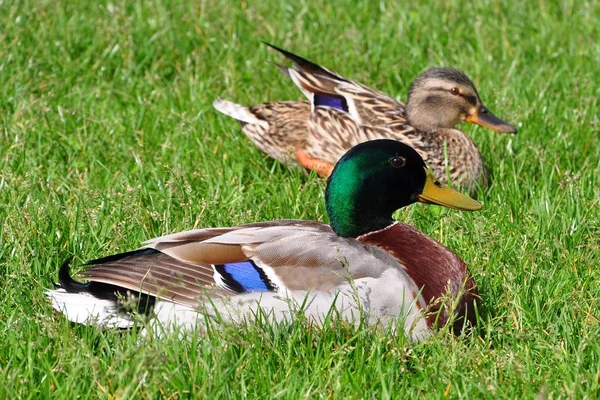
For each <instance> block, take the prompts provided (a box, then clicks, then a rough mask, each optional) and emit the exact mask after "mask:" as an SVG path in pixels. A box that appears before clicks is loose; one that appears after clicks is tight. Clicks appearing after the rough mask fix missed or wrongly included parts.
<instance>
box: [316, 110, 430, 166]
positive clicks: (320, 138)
mask: <svg viewBox="0 0 600 400" xmlns="http://www.w3.org/2000/svg"><path fill="white" fill-rule="evenodd" d="M405 127H407V131H412V130H411V128H410V127H408V126H406V125H405ZM307 129H308V132H309V134H308V135H307V136H306V142H305V150H306V153H307V154H308V155H309V156H311V157H313V158H316V159H319V160H324V161H328V162H330V163H332V164H335V162H337V160H338V159H339V158H340V157H342V156H343V155H344V153H346V151H348V149H350V148H352V147H353V146H356V145H357V144H359V143H363V142H366V141H368V140H375V139H394V140H398V141H400V142H403V143H405V144H407V145H409V146H411V147H413V148H416V149H418V148H419V147H420V146H422V143H421V142H417V141H418V137H415V136H409V135H405V134H404V131H403V130H392V129H389V128H387V127H385V126H372V125H361V124H359V123H358V122H357V121H356V119H354V118H353V117H352V116H350V115H349V114H348V113H346V112H343V111H339V110H337V109H334V108H331V107H317V108H315V110H314V112H313V113H312V114H311V116H310V120H309V123H308V125H307Z"/></svg>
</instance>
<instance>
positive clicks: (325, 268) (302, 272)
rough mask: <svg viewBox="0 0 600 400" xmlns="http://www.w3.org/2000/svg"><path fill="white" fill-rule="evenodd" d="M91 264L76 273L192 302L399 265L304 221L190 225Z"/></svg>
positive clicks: (331, 283) (304, 286) (325, 284)
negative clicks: (194, 227) (195, 227)
mask: <svg viewBox="0 0 600 400" xmlns="http://www.w3.org/2000/svg"><path fill="white" fill-rule="evenodd" d="M90 264H92V265H93V266H92V268H90V269H88V270H87V271H84V272H83V273H82V274H81V275H82V277H84V278H85V279H87V280H89V281H91V282H100V283H104V284H110V285H115V286H117V287H119V288H125V289H129V290H134V291H138V292H143V293H146V294H149V295H152V296H158V297H161V298H166V299H169V300H172V301H174V302H177V303H182V304H186V305H192V306H193V305H195V304H197V303H198V301H199V300H200V299H201V298H203V297H204V296H205V295H207V294H216V295H219V296H220V295H235V294H236V293H245V292H253V291H277V292H285V291H288V290H320V291H323V290H331V289H333V288H335V287H336V286H338V285H341V284H344V283H347V282H348V281H349V280H351V279H359V278H364V277H375V278H376V277H379V276H380V275H381V273H383V271H384V270H386V269H388V268H390V267H393V266H394V265H399V264H398V263H397V261H395V259H394V258H393V257H391V256H390V255H388V254H387V253H385V252H384V251H382V250H380V249H377V248H375V247H372V246H369V245H365V244H363V243H361V242H359V241H357V240H355V239H347V238H341V237H339V236H337V235H336V234H335V233H334V232H333V231H332V230H331V228H330V227H329V226H328V225H325V224H320V223H315V222H309V221H276V222H271V223H262V224H253V225H246V226H241V227H236V228H215V229H199V230H193V231H188V232H183V233H179V234H175V235H170V236H165V237H162V238H157V239H153V240H151V241H150V242H148V243H147V247H145V248H142V249H140V250H136V251H133V252H130V253H125V254H121V255H117V256H111V257H106V258H104V259H99V260H95V261H92V262H91V263H90Z"/></svg>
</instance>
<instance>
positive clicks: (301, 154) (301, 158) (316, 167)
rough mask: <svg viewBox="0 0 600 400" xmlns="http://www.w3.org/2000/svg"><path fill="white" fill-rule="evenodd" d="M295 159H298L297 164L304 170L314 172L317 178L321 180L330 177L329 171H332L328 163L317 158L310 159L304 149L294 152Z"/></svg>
mask: <svg viewBox="0 0 600 400" xmlns="http://www.w3.org/2000/svg"><path fill="white" fill-rule="evenodd" d="M296 158H298V162H299V163H300V165H302V166H303V167H304V168H308V169H310V170H311V171H315V172H316V173H317V174H319V176H321V177H323V178H328V177H329V175H331V171H333V165H332V164H330V163H328V162H327V161H323V160H319V159H318V158H312V157H311V156H309V155H308V154H306V151H304V149H298V150H296Z"/></svg>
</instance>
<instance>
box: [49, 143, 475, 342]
mask: <svg viewBox="0 0 600 400" xmlns="http://www.w3.org/2000/svg"><path fill="white" fill-rule="evenodd" d="M325 201H326V206H327V213H328V214H329V218H330V221H331V225H326V224H323V223H320V222H316V221H301V220H280V221H271V222H259V223H255V224H250V225H243V226H237V227H232V228H207V229H196V230H192V231H187V232H181V233H176V234H173V235H168V236H163V237H159V238H156V239H152V240H150V241H148V242H146V245H145V247H143V248H141V249H138V250H134V251H130V252H127V253H123V254H118V255H113V256H109V257H105V258H101V259H98V260H94V261H90V262H89V263H88V264H86V265H91V266H92V267H91V268H90V269H88V270H86V271H84V272H82V273H81V276H82V277H83V278H84V279H86V280H88V283H79V282H76V281H74V280H73V279H72V278H71V276H70V274H69V263H68V261H67V262H65V263H64V264H63V266H62V268H61V270H60V273H59V281H60V283H58V284H57V289H55V290H49V291H48V295H49V296H50V298H51V300H52V304H53V307H54V308H55V309H57V310H59V311H61V312H63V313H64V314H65V315H66V316H67V318H68V319H69V320H71V321H74V322H79V323H87V324H92V323H97V324H100V325H104V326H113V327H121V328H126V327H131V326H132V325H133V324H134V323H135V319H133V318H132V315H131V314H128V313H127V312H126V311H125V310H126V309H127V308H126V307H125V306H124V305H123V304H124V303H129V304H130V305H131V300H132V299H133V300H134V301H137V303H135V304H137V306H135V307H134V309H135V310H136V311H137V312H138V313H146V314H149V313H151V312H153V315H154V316H155V317H156V318H155V319H154V321H156V320H158V322H159V323H160V326H162V327H165V328H168V327H170V326H172V324H177V325H179V326H180V327H183V328H191V327H193V326H195V325H196V324H200V326H202V321H203V320H204V319H203V318H207V317H212V316H215V315H219V316H220V317H221V318H222V319H223V320H224V321H226V322H240V321H243V320H247V319H249V318H253V317H254V316H256V315H257V312H258V309H259V307H260V308H261V309H262V310H263V311H264V312H265V313H266V314H265V315H267V316H269V317H270V318H272V319H273V320H275V321H281V320H284V319H286V318H289V317H290V315H291V314H290V311H291V310H298V309H300V310H302V311H303V312H304V313H305V314H306V316H307V318H308V319H309V320H311V321H314V322H316V323H319V322H321V321H322V320H323V318H324V316H325V315H326V314H327V313H328V312H329V311H330V309H331V308H332V307H334V308H335V310H337V312H339V315H340V316H341V317H342V318H343V319H345V320H349V321H356V318H357V317H358V316H359V315H364V316H366V318H367V321H370V322H373V323H375V322H381V323H384V324H387V323H392V324H393V323H395V322H397V321H401V323H403V325H401V326H403V327H404V330H405V332H406V333H407V334H408V335H409V336H410V337H412V338H414V339H420V338H424V337H426V336H428V335H429V334H430V333H431V332H432V331H433V330H434V329H436V328H438V327H439V326H442V325H444V324H445V323H446V322H448V321H449V320H450V319H451V318H452V313H451V312H452V310H453V311H454V313H455V315H456V318H455V322H454V325H453V327H454V331H455V332H456V333H457V334H458V333H459V332H460V331H461V330H462V328H463V326H464V324H465V322H471V323H472V322H474V309H473V307H474V302H475V299H476V297H477V296H478V295H477V289H476V286H475V282H474V281H473V279H472V277H471V275H470V274H469V272H468V271H467V269H466V267H465V264H464V262H463V261H462V260H461V259H460V258H459V257H458V256H457V255H456V254H454V253H453V252H452V251H450V250H449V249H447V248H446V247H444V246H442V245H441V244H439V243H438V242H436V241H435V240H433V239H431V238H429V237H428V236H426V235H424V234H423V233H420V232H418V231H417V230H415V229H414V228H413V227H411V226H410V225H407V224H404V223H402V222H396V221H394V220H393V219H392V213H393V212H394V211H395V210H397V209H399V208H401V207H405V206H408V205H409V204H412V203H414V202H417V201H420V202H423V203H431V204H439V205H444V206H446V207H451V208H456V209H460V210H478V209H480V208H481V204H480V203H478V202H477V201H475V200H473V199H471V198H470V197H467V196H465V195H463V194H460V193H458V192H456V191H454V190H452V189H450V188H448V187H444V186H443V185H441V184H440V183H439V182H438V181H436V180H435V178H434V176H433V174H432V172H431V171H430V170H429V169H428V168H427V166H426V165H425V163H424V162H423V159H422V158H421V157H420V156H419V154H418V153H417V152H416V151H414V150H413V149H412V148H411V147H409V146H407V145H405V144H403V143H400V142H396V141H393V140H375V141H369V142H365V143H362V144H359V145H358V146H356V147H354V148H353V149H351V150H350V151H348V153H346V155H344V156H343V157H342V158H341V159H340V161H339V162H338V163H337V165H336V167H335V169H334V170H333V172H332V174H331V177H330V178H329V181H328V185H327V190H326V195H325ZM442 299H446V300H449V302H447V303H444V301H442ZM450 303H452V305H450ZM128 309H129V310H132V309H131V308H128Z"/></svg>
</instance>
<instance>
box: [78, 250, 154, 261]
mask: <svg viewBox="0 0 600 400" xmlns="http://www.w3.org/2000/svg"><path fill="white" fill-rule="evenodd" d="M156 253H160V252H159V251H158V250H156V249H152V248H144V249H137V250H132V251H127V252H125V253H119V254H113V255H112V256H106V257H102V258H97V259H95V260H92V261H88V262H86V263H85V264H83V265H98V264H106V263H108V262H113V261H119V260H122V259H124V258H127V257H132V256H149V255H152V254H156Z"/></svg>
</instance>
